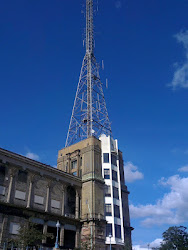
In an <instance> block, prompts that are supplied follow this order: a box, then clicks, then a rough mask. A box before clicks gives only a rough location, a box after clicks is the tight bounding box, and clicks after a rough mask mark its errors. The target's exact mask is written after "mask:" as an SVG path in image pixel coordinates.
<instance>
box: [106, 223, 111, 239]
mask: <svg viewBox="0 0 188 250" xmlns="http://www.w3.org/2000/svg"><path fill="white" fill-rule="evenodd" d="M109 235H112V224H110V223H109V224H106V237H108V236H109Z"/></svg>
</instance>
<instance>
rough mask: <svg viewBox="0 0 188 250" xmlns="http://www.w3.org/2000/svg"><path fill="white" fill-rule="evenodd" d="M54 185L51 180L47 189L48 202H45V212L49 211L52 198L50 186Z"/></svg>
mask: <svg viewBox="0 0 188 250" xmlns="http://www.w3.org/2000/svg"><path fill="white" fill-rule="evenodd" d="M51 185H52V181H51V180H49V181H48V184H47V190H46V204H45V212H48V211H49V199H50V188H51Z"/></svg>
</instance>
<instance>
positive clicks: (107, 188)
mask: <svg viewBox="0 0 188 250" xmlns="http://www.w3.org/2000/svg"><path fill="white" fill-rule="evenodd" d="M105 196H106V197H111V188H110V186H107V185H106V186H105Z"/></svg>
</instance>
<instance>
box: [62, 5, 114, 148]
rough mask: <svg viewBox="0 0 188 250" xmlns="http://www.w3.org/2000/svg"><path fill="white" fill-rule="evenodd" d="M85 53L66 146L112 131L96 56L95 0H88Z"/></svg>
mask: <svg viewBox="0 0 188 250" xmlns="http://www.w3.org/2000/svg"><path fill="white" fill-rule="evenodd" d="M85 43H86V54H85V56H84V59H83V62H82V68H81V72H80V77H79V82H78V87H77V91H76V97H75V100H74V106H73V110H72V115H71V120H70V125H69V130H68V133H67V139H66V144H65V146H66V147H67V146H70V145H72V144H73V143H76V142H78V141H80V140H83V139H86V138H88V137H90V136H95V137H97V138H99V137H100V136H101V134H106V135H111V134H112V132H111V124H110V121H109V117H108V112H107V108H106V103H105V99H104V93H103V89H102V83H101V80H100V75H99V65H98V63H97V61H96V58H95V56H94V47H95V42H94V28H93V0H86V38H85V40H84V43H83V44H84V45H85Z"/></svg>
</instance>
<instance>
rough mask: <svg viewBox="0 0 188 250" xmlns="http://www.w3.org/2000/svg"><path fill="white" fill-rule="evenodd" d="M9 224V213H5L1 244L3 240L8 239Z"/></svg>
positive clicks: (0, 237)
mask: <svg viewBox="0 0 188 250" xmlns="http://www.w3.org/2000/svg"><path fill="white" fill-rule="evenodd" d="M7 225H8V215H4V218H3V222H2V228H1V233H0V244H2V243H3V241H5V239H7V235H6V231H7Z"/></svg>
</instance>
